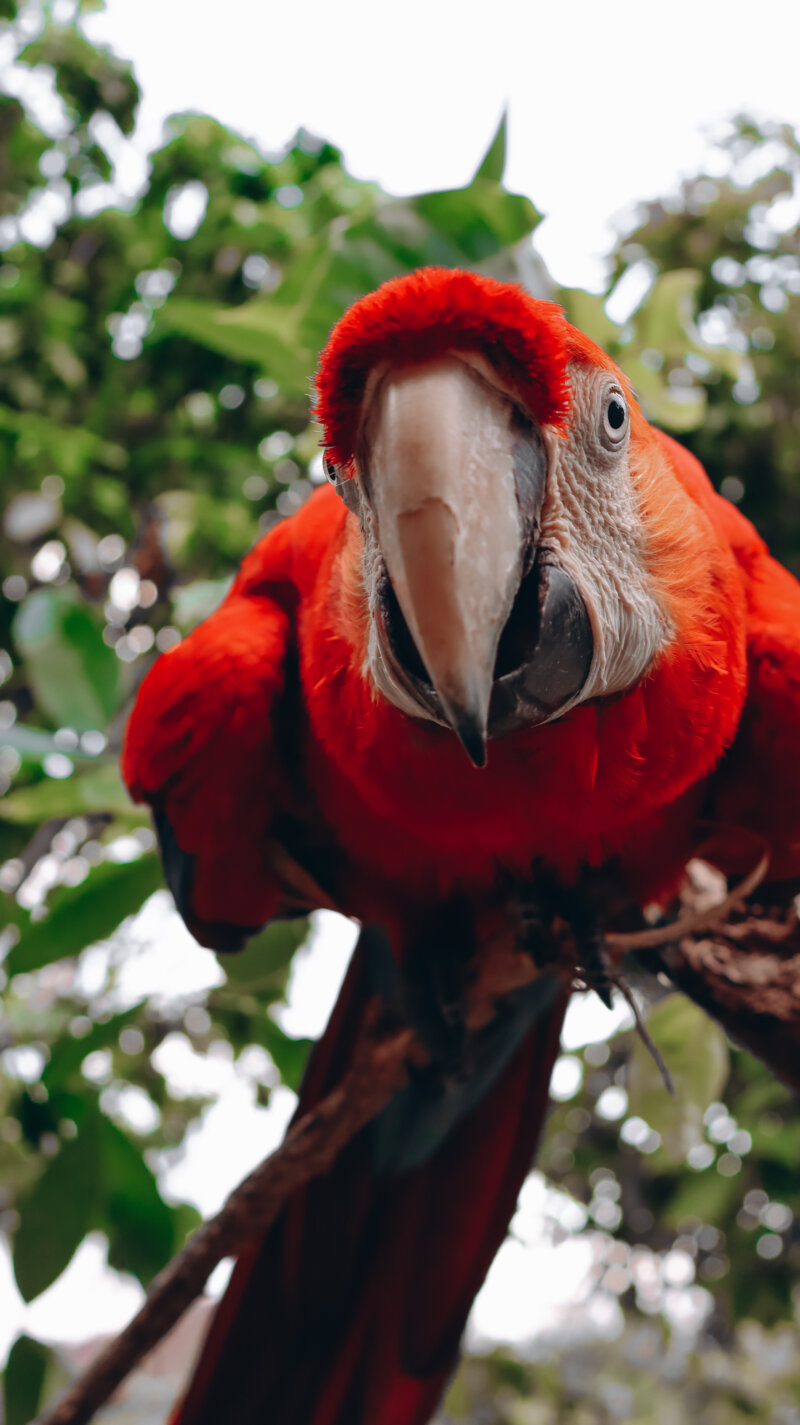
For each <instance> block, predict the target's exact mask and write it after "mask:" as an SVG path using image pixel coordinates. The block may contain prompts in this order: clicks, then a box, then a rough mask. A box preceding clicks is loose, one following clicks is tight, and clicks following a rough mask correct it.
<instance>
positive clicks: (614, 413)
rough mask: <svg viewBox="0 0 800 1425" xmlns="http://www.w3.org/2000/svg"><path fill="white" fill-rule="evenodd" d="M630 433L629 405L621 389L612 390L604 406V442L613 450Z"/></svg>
mask: <svg viewBox="0 0 800 1425" xmlns="http://www.w3.org/2000/svg"><path fill="white" fill-rule="evenodd" d="M627 433H628V407H627V405H626V404H625V400H624V398H623V396H622V393H621V392H620V391H611V392H610V393H609V395H608V396H607V397H606V399H605V404H604V407H603V430H602V437H603V444H604V445H605V446H607V447H608V448H609V449H611V450H615V449H616V448H617V447H618V446H620V445H621V444H622V442H623V440H624V439H625V436H626V435H627Z"/></svg>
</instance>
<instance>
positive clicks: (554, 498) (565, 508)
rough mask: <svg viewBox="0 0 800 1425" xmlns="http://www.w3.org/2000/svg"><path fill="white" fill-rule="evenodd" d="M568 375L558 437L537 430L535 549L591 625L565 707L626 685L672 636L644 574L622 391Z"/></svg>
mask: <svg viewBox="0 0 800 1425" xmlns="http://www.w3.org/2000/svg"><path fill="white" fill-rule="evenodd" d="M569 377H570V386H571V391H572V406H571V413H570V423H569V429H568V433H567V436H566V437H559V436H558V435H556V434H555V432H554V431H552V430H551V429H549V428H548V427H546V426H545V427H544V428H543V436H544V440H545V444H546V446H547V451H548V473H547V494H546V497H545V502H544V507H543V510H542V537H541V545H540V548H541V549H542V550H545V549H547V550H551V551H552V552H553V554H554V555H555V559H556V562H557V563H558V564H559V566H560V567H561V568H562V569H563V570H564V572H565V573H566V574H568V575H569V577H570V578H571V579H572V581H573V583H574V584H575V586H576V588H577V589H578V591H579V593H580V595H581V597H582V599H583V602H584V604H585V606H586V611H587V613H588V615H589V620H590V622H591V625H592V635H593V638H594V653H593V657H592V664H591V668H590V670H589V676H588V678H587V679H586V682H585V683H584V685H583V688H582V689H581V691H580V694H579V695H578V697H577V698H575V699H574V701H573V703H571V704H569V706H573V707H574V706H575V704H576V703H579V702H586V701H587V700H588V699H589V698H596V697H602V696H603V695H606V696H607V695H609V694H611V693H621V692H624V691H625V689H626V688H630V687H633V685H634V684H635V683H638V682H639V680H640V679H641V678H642V677H643V676H644V674H645V673H646V672H647V670H648V669H649V668H650V667H651V665H652V663H653V661H654V660H655V658H656V657H657V656H658V654H659V653H660V652H661V650H662V649H663V648H664V647H665V646H666V645H667V644H668V643H669V642H670V640H671V638H672V636H673V628H672V624H671V621H670V619H669V615H668V614H667V612H666V610H665V608H664V607H663V605H662V604H661V602H660V601H659V600H658V598H657V596H656V592H655V589H654V585H653V581H652V579H651V578H650V575H649V573H648V570H647V564H646V551H645V534H644V526H643V523H642V517H641V513H640V511H639V507H638V502H637V499H636V491H635V488H634V482H633V475H632V473H631V468H630V451H629V433H630V429H629V421H628V417H627V401H626V398H625V395H624V392H623V391H622V388H621V387H620V385H619V382H618V381H616V380H615V379H614V377H613V376H612V375H611V374H610V373H609V372H605V371H599V372H598V371H596V370H594V369H591V368H586V367H581V366H577V365H574V364H573V365H572V366H570V368H569ZM612 402H618V403H620V404H621V405H622V406H623V407H624V409H625V412H626V415H625V420H624V424H623V425H622V426H621V427H620V428H619V429H618V430H614V428H613V427H612V426H611V424H610V422H609V419H608V413H609V410H610V407H611V404H612ZM561 711H562V712H563V711H566V708H564V709H562V710H561Z"/></svg>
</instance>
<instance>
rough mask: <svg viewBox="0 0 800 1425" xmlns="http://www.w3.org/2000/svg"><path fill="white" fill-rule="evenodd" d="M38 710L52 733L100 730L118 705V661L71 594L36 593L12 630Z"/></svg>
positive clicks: (85, 609) (97, 626)
mask: <svg viewBox="0 0 800 1425" xmlns="http://www.w3.org/2000/svg"><path fill="white" fill-rule="evenodd" d="M12 630H13V634H14V640H15V642H16V645H17V647H18V649H19V651H20V653H21V654H22V656H23V658H24V659H25V665H26V673H27V675H28V679H29V681H30V684H31V687H32V688H33V692H34V694H35V697H36V701H37V704H38V705H39V707H40V708H41V709H42V711H43V712H44V713H46V714H47V716H48V717H49V718H50V719H51V721H53V722H54V723H55V724H56V726H57V727H65V726H66V727H73V728H75V729H76V731H78V732H86V731H88V730H89V729H90V728H103V727H105V726H106V724H107V723H108V722H109V720H110V718H111V717H112V716H113V714H114V712H115V710H116V707H117V702H118V699H119V670H120V664H119V659H118V658H117V656H116V654H115V653H114V650H113V648H109V647H108V646H107V645H106V644H105V643H104V642H103V635H102V631H101V628H100V624H99V623H98V622H97V620H96V619H95V617H94V615H93V614H92V613H91V612H90V610H89V608H88V607H87V605H85V604H83V603H78V602H77V594H76V592H75V591H74V590H73V589H70V588H64V589H58V590H56V589H35V590H34V592H33V593H32V594H29V596H28V598H27V599H26V600H25V602H24V603H23V604H22V605H21V606H20V608H19V610H18V612H17V614H16V616H15V618H14V622H13V625H12Z"/></svg>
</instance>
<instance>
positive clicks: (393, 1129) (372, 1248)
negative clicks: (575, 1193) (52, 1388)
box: [170, 932, 566, 1425]
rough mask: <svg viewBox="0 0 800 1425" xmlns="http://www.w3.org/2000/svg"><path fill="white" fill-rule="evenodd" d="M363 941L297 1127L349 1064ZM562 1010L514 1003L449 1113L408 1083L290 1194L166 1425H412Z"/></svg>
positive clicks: (518, 1171) (235, 1279) (481, 1257)
mask: <svg viewBox="0 0 800 1425" xmlns="http://www.w3.org/2000/svg"><path fill="white" fill-rule="evenodd" d="M367 938H368V934H367V932H364V933H362V937H361V940H360V942H359V946H358V947H357V949H356V953H355V955H354V957H353V962H352V964H351V966H350V970H349V972H348V976H347V979H346V981H345V985H344V988H343V990H342V993H341V995H340V997H339V1001H338V1003H337V1006H336V1008H335V1010H334V1013H333V1016H332V1018H331V1021H330V1024H329V1025H328V1028H327V1030H326V1032H325V1034H324V1036H323V1038H322V1040H321V1041H320V1043H319V1045H318V1046H317V1048H316V1050H315V1053H314V1055H313V1056H312V1059H311V1061H310V1063H309V1067H308V1071H307V1074H306V1078H305V1082H304V1084H303V1089H302V1093H301V1098H300V1104H299V1107H298V1114H300V1113H304V1112H307V1111H308V1109H309V1108H310V1107H312V1105H313V1104H314V1103H316V1102H318V1101H319V1099H320V1098H322V1097H324V1095H325V1094H326V1093H328V1092H330V1090H331V1089H332V1088H333V1087H334V1086H335V1085H336V1084H337V1083H338V1082H339V1081H340V1080H341V1077H342V1075H343V1073H344V1072H345V1070H346V1068H347V1062H348V1056H349V1052H350V1049H351V1046H352V1045H353V1044H354V1043H355V1041H356V1038H357V1035H358V1030H359V1027H360V1024H361V1021H362V1018H363V1012H364V1007H365V1005H366V1003H367V1001H368V1000H369V999H370V997H371V996H372V994H373V992H374V984H373V977H372V972H371V967H370V965H369V959H370V957H369V955H368V954H367V953H366V945H365V940H366V939H367ZM565 1000H566V997H565V995H564V993H563V992H562V991H560V990H559V989H558V988H557V987H556V986H555V984H554V983H553V985H552V986H550V988H549V991H548V993H547V994H546V995H544V996H543V995H542V993H541V990H540V991H539V992H538V997H536V996H534V997H531V996H528V997H523V998H522V1000H521V1001H520V1002H519V1003H518V1004H517V1005H516V1006H515V1007H514V1008H512V1012H511V1015H510V1017H509V1018H508V1019H501V1021H500V1024H501V1029H502V1031H503V1033H502V1043H500V1041H499V1039H498V1038H497V1036H495V1040H493V1039H492V1037H491V1036H490V1037H489V1039H488V1040H486V1041H485V1042H484V1043H483V1045H482V1046H481V1052H480V1053H479V1056H478V1058H479V1063H478V1068H477V1070H476V1073H475V1074H473V1076H472V1078H471V1080H470V1081H468V1082H467V1083H466V1084H464V1085H462V1086H461V1087H458V1086H455V1087H453V1088H452V1089H451V1090H449V1091H443V1092H442V1094H441V1095H440V1098H441V1099H444V1100H448V1101H447V1102H444V1103H439V1104H438V1105H437V1098H436V1094H435V1093H432V1092H431V1087H430V1084H424V1083H423V1084H422V1085H421V1086H420V1085H419V1084H416V1083H414V1082H412V1084H411V1085H410V1086H409V1088H408V1089H407V1090H404V1091H403V1094H401V1095H399V1096H398V1098H396V1099H395V1100H394V1101H393V1102H392V1103H391V1104H390V1105H389V1106H388V1108H387V1110H385V1111H384V1114H383V1115H380V1116H379V1118H378V1119H377V1120H376V1121H375V1123H373V1124H370V1125H368V1126H367V1127H366V1128H365V1129H363V1130H362V1131H361V1133H359V1134H358V1136H357V1137H356V1138H354V1139H353V1140H352V1141H351V1142H350V1143H349V1144H348V1145H347V1146H346V1147H345V1149H344V1150H343V1151H342V1153H341V1154H340V1155H339V1157H338V1158H337V1160H336V1162H335V1163H334V1165H333V1167H332V1168H331V1169H330V1170H329V1172H328V1173H326V1174H325V1175H324V1176H323V1177H320V1178H316V1179H314V1180H313V1181H312V1182H310V1183H309V1184H308V1185H307V1186H306V1187H305V1188H304V1189H303V1190H302V1191H300V1192H298V1193H296V1194H295V1195H294V1196H293V1197H292V1198H291V1200H290V1201H289V1202H288V1204H287V1205H286V1207H285V1208H284V1210H283V1212H282V1214H281V1216H280V1217H279V1218H278V1220H277V1221H276V1222H275V1223H274V1224H273V1225H272V1227H271V1228H270V1229H269V1230H268V1231H267V1233H266V1235H265V1237H264V1238H263V1240H262V1241H261V1242H260V1243H256V1244H254V1246H253V1247H252V1248H250V1249H249V1250H248V1251H247V1252H245V1253H244V1254H243V1255H242V1256H241V1257H240V1259H239V1261H238V1263H237V1266H236V1269H235V1271H234V1274H233V1276H232V1278H231V1282H230V1284H229V1286H228V1289H227V1292H226V1294H225V1296H224V1297H223V1299H222V1301H221V1303H220V1305H219V1307H218V1309H217V1312H216V1315H215V1317H214V1320H213V1322H212V1324H211V1328H210V1330H209V1334H208V1338H207V1340H206V1342H205V1346H204V1348H203V1351H202V1354H201V1357H200V1360H199V1363H198V1365H197V1368H196V1370H195V1374H194V1377H193V1379H192V1381H191V1383H190V1385H189V1388H188V1391H187V1393H186V1395H185V1397H184V1399H183V1401H182V1402H181V1404H180V1405H179V1406H178V1407H177V1409H176V1411H175V1413H174V1415H173V1416H172V1420H171V1422H170V1425H212V1422H213V1425H219V1422H221V1421H231V1422H233V1421H235V1422H236V1425H263V1422H264V1421H266V1420H269V1421H270V1425H424V1422H425V1421H427V1420H428V1419H429V1418H430V1416H431V1415H432V1414H433V1412H434V1410H435V1408H436V1405H437V1403H438V1401H439V1399H440V1397H441V1395H442V1392H443V1390H444V1389H445V1387H446V1385H447V1382H448V1379H449V1377H450V1375H451V1374H452V1371H453V1369H454V1367H455V1364H456V1362H457V1358H458V1349H459V1342H460V1339H461V1335H462V1332H463V1329H464V1325H465V1323H466V1319H467V1316H468V1314H469V1311H470V1307H471V1305H472V1302H473V1299H474V1297H475V1295H476V1294H477V1292H478V1290H479V1288H480V1286H481V1283H482V1282H483V1279H484V1277H485V1275H486V1273H487V1271H488V1269H489V1266H490V1265H491V1262H492V1259H493V1257H494V1256H495V1253H496V1252H497V1250H498V1248H499V1247H500V1244H501V1242H502V1240H503V1238H504V1236H505V1233H506V1230H507V1227H508V1223H509V1221H510V1219H511V1217H512V1215H513V1212H514V1208H515V1204H516V1200H517V1195H518V1193H519V1190H520V1187H521V1186H522V1183H523V1182H524V1179H525V1177H526V1175H527V1173H528V1171H529V1169H530V1166H531V1163H532V1160H533V1156H534V1152H535V1149H536V1145H537V1142H538V1139H539V1136H540V1133H541V1130H542V1126H543V1123H544V1120H545V1116H546V1113H547V1107H548V1086H549V1081H550V1073H551V1069H552V1065H553V1062H554V1060H555V1057H556V1055H557V1053H558V1045H559V1033H560V1028H561V1022H562V1019H563V1013H564V1008H565ZM509 1042H510V1044H511V1052H509V1048H508V1045H509ZM476 1082H477V1084H478V1088H477V1090H476ZM459 1095H460V1099H459ZM453 1100H459V1102H458V1103H454V1101H453ZM394 1138H399V1139H400V1140H401V1145H400V1146H399V1148H398V1151H396V1152H393V1151H391V1142H392V1140H393V1139H394ZM409 1145H411V1146H410V1148H409Z"/></svg>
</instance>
